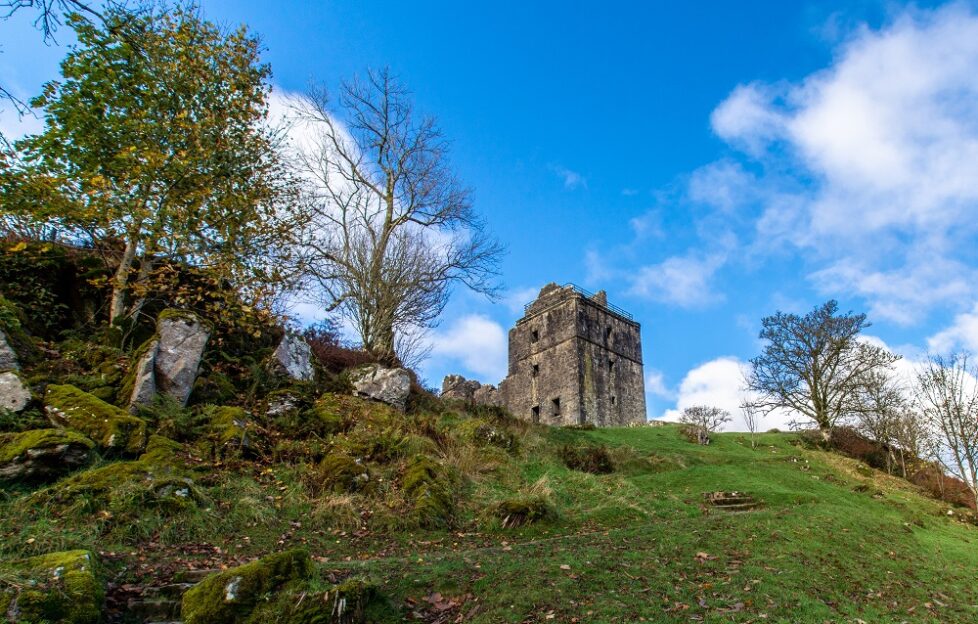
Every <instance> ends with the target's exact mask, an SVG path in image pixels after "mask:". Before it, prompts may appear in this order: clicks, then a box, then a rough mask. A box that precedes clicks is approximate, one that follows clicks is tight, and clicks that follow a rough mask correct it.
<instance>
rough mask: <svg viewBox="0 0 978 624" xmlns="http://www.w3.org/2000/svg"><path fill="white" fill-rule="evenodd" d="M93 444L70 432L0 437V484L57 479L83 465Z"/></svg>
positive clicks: (90, 454) (4, 435)
mask: <svg viewBox="0 0 978 624" xmlns="http://www.w3.org/2000/svg"><path fill="white" fill-rule="evenodd" d="M94 448H95V443H94V442H92V441H91V440H89V439H88V438H86V437H85V436H83V435H81V434H80V433H76V432H74V431H66V430H64V429H34V430H32V431H25V432H23V433H0V481H15V480H25V479H51V478H57V477H60V476H62V475H64V474H67V473H68V472H71V471H72V470H74V469H75V468H79V467H81V466H84V465H85V464H87V463H88V462H89V461H90V460H91V458H92V449H94Z"/></svg>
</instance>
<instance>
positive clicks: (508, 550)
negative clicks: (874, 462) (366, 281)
mask: <svg viewBox="0 0 978 624" xmlns="http://www.w3.org/2000/svg"><path fill="white" fill-rule="evenodd" d="M327 399H328V401H327V402H328V403H329V404H330V405H332V409H333V412H332V414H333V416H339V417H341V418H342V419H346V420H347V422H348V425H347V426H346V427H344V428H343V431H342V432H335V433H333V434H328V435H324V436H322V437H316V438H315V439H316V440H318V442H317V443H324V444H326V446H327V447H328V448H327V450H326V452H325V454H324V458H323V459H322V460H318V461H315V462H314V461H312V460H307V459H299V460H296V457H297V455H296V452H295V446H296V445H301V444H308V443H310V440H313V437H310V436H307V435H303V436H301V437H300V438H297V439H293V440H290V441H289V443H288V444H283V440H282V439H280V440H279V442H278V444H277V448H278V449H279V451H278V458H276V457H275V453H273V452H271V451H269V452H268V453H267V454H265V455H263V456H262V457H261V458H248V457H232V458H224V459H219V458H218V459H214V458H207V457H206V455H205V454H204V453H202V452H201V449H202V447H201V445H200V444H199V443H198V444H196V445H195V444H193V443H184V444H182V445H178V444H176V443H173V442H164V441H162V439H161V438H156V439H155V440H156V445H155V446H154V442H152V441H151V444H150V447H151V449H150V452H148V453H146V455H144V456H143V457H141V458H140V459H138V460H128V461H103V462H102V463H100V464H97V465H95V466H94V467H91V468H88V469H87V470H84V471H82V472H78V473H75V474H74V475H71V476H68V477H65V478H63V479H62V480H60V481H58V482H56V483H54V484H51V485H44V486H33V485H17V486H14V487H8V488H7V490H6V491H5V492H4V493H3V494H2V495H0V542H2V543H0V553H2V558H3V559H4V560H6V561H17V560H22V558H24V557H29V556H32V555H39V554H41V553H48V552H51V551H64V550H70V549H87V550H91V551H93V552H95V553H98V556H99V558H100V561H101V564H100V565H101V567H102V568H103V570H104V572H103V575H104V577H105V578H106V579H107V580H108V585H107V587H108V589H107V599H106V607H105V611H106V614H105V617H106V618H108V619H109V620H112V621H142V620H143V619H146V618H149V619H153V618H152V615H153V610H152V606H153V604H155V603H153V599H152V598H151V597H153V596H165V595H166V591H167V588H168V587H171V586H173V585H174V584H175V583H177V582H178V581H181V580H186V579H188V578H194V579H196V578H199V577H201V576H203V575H201V574H196V575H194V573H193V572H192V571H193V570H215V571H219V570H221V569H224V568H227V567H233V566H236V565H240V564H242V563H245V562H247V561H251V560H253V559H255V558H257V557H262V556H267V555H269V554H271V553H275V552H282V551H286V550H288V549H291V548H294V547H301V548H303V549H305V550H306V551H307V552H308V553H309V554H310V555H311V558H312V562H313V564H314V566H313V570H312V572H311V573H310V574H309V576H310V578H308V579H306V580H304V581H303V585H302V586H301V588H299V587H297V586H295V584H294V582H293V583H292V584H291V585H289V584H285V585H282V586H281V587H279V588H277V589H274V590H268V591H265V592H264V593H263V594H261V595H260V596H256V600H257V601H258V602H259V604H260V605H262V604H264V605H266V611H265V612H263V615H262V619H261V621H281V622H297V621H303V622H312V621H317V622H318V621H324V622H331V621H337V622H339V621H357V620H359V619H366V620H368V621H401V620H407V621H427V622H485V623H489V622H547V621H554V622H636V621H655V622H690V621H706V622H721V621H722V622H758V621H769V622H813V623H814V622H818V623H821V622H859V621H865V622H890V621H892V622H903V621H906V622H973V621H978V588H976V587H978V586H976V584H975V582H974V579H975V576H976V573H978V543H976V539H978V529H976V527H975V526H973V525H971V524H968V523H966V522H963V521H962V520H961V516H962V515H963V513H964V512H963V511H961V510H956V511H954V512H953V514H954V515H951V516H949V515H948V510H949V508H948V507H947V505H946V504H944V503H939V502H937V501H934V500H932V499H929V498H926V497H924V496H923V495H922V494H921V493H919V492H918V491H917V490H916V488H914V487H913V486H911V485H910V484H908V483H907V482H905V481H902V480H900V479H896V478H893V477H889V476H886V475H885V474H883V473H879V472H877V471H873V470H871V469H868V468H866V467H865V466H862V465H861V464H858V463H857V462H855V461H854V460H850V459H846V458H843V457H841V456H838V455H835V454H833V453H828V452H824V451H819V450H812V449H807V448H805V447H804V446H803V445H801V444H800V443H799V439H798V438H797V437H796V436H795V435H793V434H773V433H772V434H765V435H762V436H760V437H759V444H758V447H757V448H756V449H752V448H751V446H750V443H749V441H748V440H747V439H746V437H745V436H743V435H739V434H723V435H718V436H716V437H715V440H714V443H713V444H711V445H709V446H698V445H695V444H692V443H690V442H688V441H686V440H685V439H684V438H683V436H681V435H680V432H679V430H678V428H676V427H671V426H666V427H640V428H627V429H602V430H591V431H585V430H571V429H545V428H539V427H530V426H527V425H525V424H523V423H519V422H514V421H511V420H509V419H508V418H506V417H504V416H502V415H500V414H494V413H485V412H484V411H479V410H475V411H474V413H473V412H470V411H467V409H466V408H464V407H462V406H457V405H456V406H450V405H442V404H441V403H440V402H437V401H430V402H429V405H428V406H427V407H426V408H425V409H422V410H418V411H416V412H415V413H413V414H410V415H407V416H402V415H399V414H395V413H392V412H390V411H389V410H387V409H386V408H384V407H382V406H379V405H377V404H370V403H365V402H362V401H359V400H357V399H351V398H345V397H332V396H331V395H327ZM320 404H322V401H320ZM283 449H291V450H290V453H286V452H285V450H283ZM337 449H343V450H344V451H345V452H347V453H349V454H354V452H355V453H359V455H360V456H361V457H363V458H365V459H364V460H363V461H362V462H360V463H359V464H358V465H359V466H361V467H364V468H365V469H366V474H367V475H368V476H367V477H365V478H364V479H363V481H364V482H365V483H369V485H368V486H365V487H346V486H344V485H342V483H340V482H339V481H337V480H336V479H335V478H334V477H333V476H331V474H333V473H324V472H323V470H327V468H325V467H324V466H325V465H326V464H328V463H329V458H330V457H331V456H333V455H334V454H335V452H336V450H337ZM353 449H356V451H354V450H353ZM589 449H590V451H589ZM168 454H169V459H167V458H166V456H167V455H168ZM594 456H596V457H597V461H590V462H588V461H587V460H589V459H591V460H593V459H594ZM582 457H583V459H584V460H585V461H584V463H583V466H584V467H589V466H590V467H591V468H598V469H607V468H608V467H609V466H607V465H606V464H607V462H606V461H605V460H609V459H610V463H611V465H612V467H613V470H612V472H609V473H605V474H592V473H589V472H584V471H581V470H575V469H572V468H569V467H568V466H567V462H568V460H570V463H572V464H573V463H575V462H574V460H575V458H576V459H577V460H578V463H580V460H581V458H582ZM154 462H156V463H155V464H154ZM426 462H430V463H426ZM136 464H139V466H137V467H135V468H134V467H133V466H134V465H136ZM150 465H156V466H163V465H170V466H172V467H174V468H173V470H176V471H186V472H185V473H180V474H184V475H186V476H183V477H180V478H183V479H185V480H184V483H187V484H191V483H192V485H190V486H188V490H192V493H191V494H190V495H189V496H184V499H185V502H183V503H180V504H163V503H161V501H162V500H163V497H161V496H160V495H159V493H158V488H157V490H154V491H157V495H156V497H155V498H154V497H152V496H150V495H148V494H147V489H146V488H147V487H148V486H147V479H152V478H154V477H153V476H147V475H155V478H156V479H157V481H156V482H154V483H156V484H158V483H159V482H161V481H160V479H161V477H160V475H161V474H162V473H163V470H162V468H147V467H146V466H150ZM122 468H125V469H122ZM328 470H332V471H333V472H334V473H335V472H336V470H337V467H336V466H335V465H332V467H331V468H328ZM173 474H177V473H173ZM93 475H94V476H93ZM100 480H108V481H109V482H108V483H101V482H100ZM415 482H422V483H423V485H422V486H415V487H414V489H412V485H411V484H412V483H415ZM424 484H427V485H424ZM153 487H156V486H155V485H154V486H153ZM419 487H420V488H421V490H423V492H424V493H423V494H421V495H419V496H418V497H417V498H416V499H412V492H414V493H416V492H417V490H418V488H419ZM425 488H427V489H425ZM718 490H726V491H730V490H736V491H743V492H747V493H748V494H750V495H751V496H753V497H754V498H755V499H756V500H757V501H758V502H759V503H760V505H759V506H758V507H756V508H754V509H752V510H750V511H747V512H741V513H733V512H729V511H723V510H721V509H717V508H714V507H711V506H709V505H708V504H707V502H706V501H705V500H704V496H703V495H704V493H707V492H713V491H718ZM442 494H444V495H445V497H446V498H445V500H444V501H440V499H439V497H440V496H442ZM440 505H445V506H447V508H442V507H440ZM15 568H16V566H13V567H11V566H8V568H7V570H8V571H7V572H6V573H3V572H0V583H10V584H15V583H16V578H17V577H16V575H15V574H14V573H13V572H11V571H10V570H14V569H15ZM188 571H189V572H188ZM353 578H355V579H362V582H363V583H364V584H365V586H369V588H370V591H369V595H367V596H366V597H364V598H363V600H362V602H363V604H364V609H363V613H360V612H359V611H358V612H357V613H355V614H347V615H346V616H341V617H339V618H338V619H335V618H334V619H328V618H327V619H322V620H319V619H311V618H310V617H309V616H308V615H306V616H300V615H298V614H297V612H296V609H297V608H298V607H296V605H297V604H300V605H301V604H302V600H301V599H300V598H296V596H302V597H304V596H306V595H310V596H311V595H318V594H316V592H326V593H325V594H324V595H326V596H328V595H329V593H328V592H329V591H330V588H336V587H338V586H339V585H338V584H341V583H343V582H348V581H349V580H350V579H353ZM181 587H183V588H185V586H181ZM283 596H290V598H288V599H284V598H283ZM147 597H150V598H147ZM178 598H179V597H178V596H177V599H178ZM309 600H312V599H311V598H310V599H309ZM157 602H158V603H160V604H161V605H163V606H164V607H165V605H166V604H167V600H165V599H163V598H160V599H158V600H157ZM171 602H172V601H171ZM147 603H149V606H148V607H147ZM268 605H271V606H270V607H269V606H268ZM129 607H132V608H129ZM185 615H186V614H185ZM215 617H216V616H215ZM236 617H237V616H236ZM247 617H249V616H248V615H247V614H245V615H241V616H240V617H238V618H237V619H230V620H228V621H246V618H247ZM303 617H305V619H303ZM322 617H326V616H322ZM343 617H350V618H352V619H343ZM212 621H217V620H212ZM247 621H258V620H247Z"/></svg>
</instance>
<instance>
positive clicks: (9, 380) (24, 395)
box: [0, 371, 31, 412]
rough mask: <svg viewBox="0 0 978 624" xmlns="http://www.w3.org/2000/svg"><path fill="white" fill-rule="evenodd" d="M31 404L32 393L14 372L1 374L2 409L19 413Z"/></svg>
mask: <svg viewBox="0 0 978 624" xmlns="http://www.w3.org/2000/svg"><path fill="white" fill-rule="evenodd" d="M30 402H31V391H30V389H29V388H28V387H27V386H26V385H24V382H23V381H21V380H20V376H19V375H18V374H17V373H15V372H14V371H6V372H4V373H0V409H5V410H10V411H11V412H19V411H21V410H23V409H24V408H25V407H27V404H28V403H30Z"/></svg>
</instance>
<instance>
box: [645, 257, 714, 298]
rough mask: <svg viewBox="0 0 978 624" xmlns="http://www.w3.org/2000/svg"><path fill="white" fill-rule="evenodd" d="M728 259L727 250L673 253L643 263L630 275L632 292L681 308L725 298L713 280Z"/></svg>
mask: <svg viewBox="0 0 978 624" xmlns="http://www.w3.org/2000/svg"><path fill="white" fill-rule="evenodd" d="M725 260H726V257H725V255H724V254H710V255H702V254H697V253H695V252H694V253H690V254H688V255H685V256H673V257H671V258H667V259H666V260H664V261H663V262H660V263H658V264H653V265H648V266H643V267H640V268H639V269H638V270H637V271H636V272H635V274H634V275H633V276H632V277H631V278H630V280H631V288H630V289H629V292H630V293H631V294H633V295H636V296H639V297H645V298H647V299H652V300H654V301H662V302H665V303H671V304H673V305H677V306H679V307H682V308H696V307H702V306H705V305H708V304H710V303H714V302H715V301H719V300H720V299H722V295H721V294H720V293H718V292H716V290H715V289H714V288H713V285H712V283H711V282H712V279H713V275H714V274H715V273H716V272H717V270H718V269H719V268H720V267H721V266H723V263H724V262H725Z"/></svg>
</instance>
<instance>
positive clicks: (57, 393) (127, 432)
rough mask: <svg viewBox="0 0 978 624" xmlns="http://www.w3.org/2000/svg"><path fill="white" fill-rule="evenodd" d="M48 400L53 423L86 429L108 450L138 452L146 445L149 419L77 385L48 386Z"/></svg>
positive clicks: (84, 431)
mask: <svg viewBox="0 0 978 624" xmlns="http://www.w3.org/2000/svg"><path fill="white" fill-rule="evenodd" d="M44 403H45V409H46V411H47V415H48V418H49V419H50V420H51V422H52V423H54V424H56V425H58V426H61V427H67V428H69V429H74V430H75V431H78V432H80V433H83V434H85V435H86V436H88V437H89V438H91V439H92V440H94V441H95V443H96V444H98V445H99V446H101V447H102V448H104V449H106V450H108V451H112V452H116V453H124V454H128V455H137V454H139V453H141V452H142V451H143V449H144V448H146V421H144V420H143V419H141V418H136V417H135V416H130V415H129V414H127V413H126V412H125V411H123V410H121V409H119V408H118V407H116V406H114V405H110V404H108V403H106V402H105V401H103V400H101V399H99V398H97V397H94V396H92V395H91V394H89V393H87V392H84V391H82V390H79V389H78V388H76V387H75V386H72V385H68V384H65V385H51V386H48V389H47V393H46V394H45V396H44Z"/></svg>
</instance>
